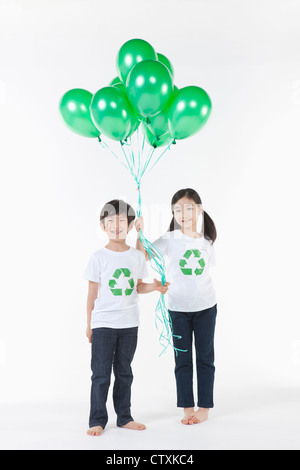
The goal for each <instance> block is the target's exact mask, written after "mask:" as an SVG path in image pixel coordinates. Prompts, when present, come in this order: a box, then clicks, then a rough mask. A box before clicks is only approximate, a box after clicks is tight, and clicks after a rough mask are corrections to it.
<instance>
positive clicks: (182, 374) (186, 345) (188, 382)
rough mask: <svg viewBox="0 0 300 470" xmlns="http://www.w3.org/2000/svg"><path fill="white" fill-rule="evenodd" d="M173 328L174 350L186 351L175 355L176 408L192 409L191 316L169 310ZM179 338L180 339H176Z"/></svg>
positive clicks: (186, 313)
mask: <svg viewBox="0 0 300 470" xmlns="http://www.w3.org/2000/svg"><path fill="white" fill-rule="evenodd" d="M169 313H170V317H171V320H172V327H173V335H175V337H174V338H173V344H174V346H175V348H178V349H183V350H187V351H186V352H181V351H178V352H177V355H176V352H174V354H175V379H176V390H177V406H178V407H179V408H192V407H194V406H195V402H194V393H193V351H192V342H193V335H192V332H193V330H192V316H191V315H190V313H189V312H178V311H171V310H169ZM176 335H178V336H181V337H182V338H181V339H178V338H176Z"/></svg>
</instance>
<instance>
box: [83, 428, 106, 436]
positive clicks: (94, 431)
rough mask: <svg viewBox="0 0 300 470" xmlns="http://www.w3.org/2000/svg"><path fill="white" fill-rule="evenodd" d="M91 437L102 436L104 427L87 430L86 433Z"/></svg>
mask: <svg viewBox="0 0 300 470" xmlns="http://www.w3.org/2000/svg"><path fill="white" fill-rule="evenodd" d="M86 433H87V434H88V435H89V436H101V434H102V433H103V428H102V426H94V427H92V428H90V429H88V430H87V432H86Z"/></svg>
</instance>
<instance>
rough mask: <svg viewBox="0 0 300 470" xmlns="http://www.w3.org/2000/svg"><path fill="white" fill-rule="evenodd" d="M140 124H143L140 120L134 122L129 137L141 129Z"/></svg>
mask: <svg viewBox="0 0 300 470" xmlns="http://www.w3.org/2000/svg"><path fill="white" fill-rule="evenodd" d="M140 124H141V121H140V120H139V119H138V118H137V119H136V121H135V122H134V121H133V122H132V123H131V128H130V131H129V133H128V135H127V137H131V136H132V134H134V132H135V131H136V130H137V128H138V127H139V125H140Z"/></svg>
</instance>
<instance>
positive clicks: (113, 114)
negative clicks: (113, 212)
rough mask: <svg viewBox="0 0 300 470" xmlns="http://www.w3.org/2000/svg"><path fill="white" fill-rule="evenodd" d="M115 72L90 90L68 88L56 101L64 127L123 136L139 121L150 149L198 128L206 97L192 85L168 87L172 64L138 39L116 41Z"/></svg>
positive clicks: (88, 133) (94, 134) (122, 138)
mask: <svg viewBox="0 0 300 470" xmlns="http://www.w3.org/2000/svg"><path fill="white" fill-rule="evenodd" d="M116 66H117V73H118V76H117V77H116V78H114V79H113V80H112V81H111V82H110V83H109V85H108V86H105V87H103V88H101V89H100V90H98V91H97V92H96V93H95V94H94V95H93V94H92V93H90V92H89V91H87V90H83V89H79V88H76V89H72V90H69V91H67V92H66V93H65V94H64V95H63V97H62V98H61V100H60V104H59V109H60V114H61V116H62V118H63V120H64V122H65V123H66V124H67V126H68V127H69V128H70V129H71V130H72V131H73V132H76V133H77V134H80V135H82V136H85V137H98V138H99V140H100V135H101V134H103V135H105V136H107V137H109V138H110V139H113V140H116V141H120V142H122V141H125V140H126V139H127V138H128V137H130V136H131V135H132V134H133V133H134V132H135V131H136V130H137V128H138V127H139V126H140V125H141V127H142V129H143V133H144V135H145V139H146V140H147V142H148V143H149V144H150V145H151V146H152V147H154V148H156V147H160V146H163V145H167V144H168V143H169V142H170V141H174V142H175V140H177V139H185V138H187V137H189V136H191V135H193V134H195V133H196V132H198V131H199V130H200V129H201V128H202V127H203V126H204V124H205V123H206V122H207V120H208V118H209V116H210V113H211V100H210V98H209V96H208V94H207V93H206V92H205V90H203V89H202V88H199V87H198V86H187V87H184V88H181V89H178V88H177V87H176V86H174V68H173V66H172V64H171V62H170V61H169V59H168V58H167V57H166V56H164V55H163V54H160V53H156V51H155V50H154V48H153V47H152V46H151V44H149V43H148V42H147V41H145V40H143V39H131V40H129V41H127V42H126V43H125V44H123V45H122V47H121V48H120V50H119V52H118V54H117V60H116Z"/></svg>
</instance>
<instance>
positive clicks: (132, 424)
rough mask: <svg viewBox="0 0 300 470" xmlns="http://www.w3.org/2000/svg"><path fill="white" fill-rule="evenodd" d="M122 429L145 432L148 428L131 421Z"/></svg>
mask: <svg viewBox="0 0 300 470" xmlns="http://www.w3.org/2000/svg"><path fill="white" fill-rule="evenodd" d="M122 428H125V429H134V430H135V431H143V430H144V429H146V426H145V425H144V424H141V423H136V422H135V421H129V423H127V424H125V426H122Z"/></svg>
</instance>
